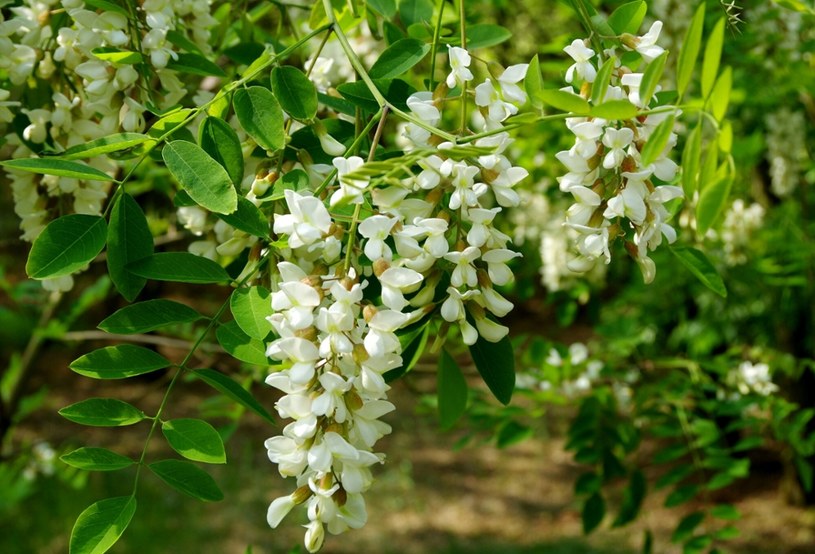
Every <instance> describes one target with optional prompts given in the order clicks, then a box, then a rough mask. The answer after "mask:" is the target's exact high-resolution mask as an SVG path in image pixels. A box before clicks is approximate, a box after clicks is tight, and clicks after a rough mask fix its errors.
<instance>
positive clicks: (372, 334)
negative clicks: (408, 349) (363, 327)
mask: <svg viewBox="0 0 815 554" xmlns="http://www.w3.org/2000/svg"><path fill="white" fill-rule="evenodd" d="M405 323H407V315H406V314H403V313H401V312H398V311H394V310H380V311H378V312H377V313H376V315H374V317H373V318H371V321H369V322H368V334H367V335H365V339H364V341H363V344H364V345H365V350H366V351H367V352H368V355H370V356H383V355H385V354H387V353H390V352H396V351H398V350H399V349H400V344H399V339H398V338H397V337H396V334H395V332H396V330H397V329H399V328H400V327H402V326H403V325H404V324H405Z"/></svg>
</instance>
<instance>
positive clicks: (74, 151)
mask: <svg viewBox="0 0 815 554" xmlns="http://www.w3.org/2000/svg"><path fill="white" fill-rule="evenodd" d="M152 140H153V139H152V138H150V137H148V136H147V135H142V134H141V133H116V134H113V135H108V136H106V137H102V138H98V139H96V140H92V141H89V142H86V143H84V144H77V145H76V146H72V147H71V148H69V149H68V150H66V151H65V152H63V153H61V154H60V155H59V157H60V158H62V159H63V160H77V159H81V158H93V157H94V156H101V155H102V154H110V153H112V152H120V151H121V150H127V149H128V148H133V147H134V146H138V145H139V144H143V143H145V142H147V141H152Z"/></svg>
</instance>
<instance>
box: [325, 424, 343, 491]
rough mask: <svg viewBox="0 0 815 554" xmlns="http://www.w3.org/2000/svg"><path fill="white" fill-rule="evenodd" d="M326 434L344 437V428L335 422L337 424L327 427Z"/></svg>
mask: <svg viewBox="0 0 815 554" xmlns="http://www.w3.org/2000/svg"><path fill="white" fill-rule="evenodd" d="M325 432H326V433H337V434H338V435H342V434H343V432H344V430H343V428H342V425H340V424H339V423H337V422H336V421H335V422H333V423H331V425H329V426H327V427H326V428H325ZM330 487H331V485H329V486H328V487H326V488H330Z"/></svg>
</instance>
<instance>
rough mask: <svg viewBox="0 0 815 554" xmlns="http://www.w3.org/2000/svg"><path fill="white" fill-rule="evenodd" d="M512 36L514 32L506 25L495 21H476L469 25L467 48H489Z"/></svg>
mask: <svg viewBox="0 0 815 554" xmlns="http://www.w3.org/2000/svg"><path fill="white" fill-rule="evenodd" d="M511 38H512V32H511V31H510V30H509V29H507V28H506V27H501V26H500V25H495V24H494V23H476V24H475V25H467V49H468V50H475V49H477V48H489V47H490V46H496V45H498V44H501V43H502V42H506V41H508V40H509V39H511Z"/></svg>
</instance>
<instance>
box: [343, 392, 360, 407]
mask: <svg viewBox="0 0 815 554" xmlns="http://www.w3.org/2000/svg"><path fill="white" fill-rule="evenodd" d="M345 405H346V406H347V407H348V409H349V410H351V411H352V412H355V411H357V410H359V409H361V408H362V406H363V405H364V402H362V398H360V396H359V394H357V393H356V391H353V390H350V391H348V392H346V393H345Z"/></svg>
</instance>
